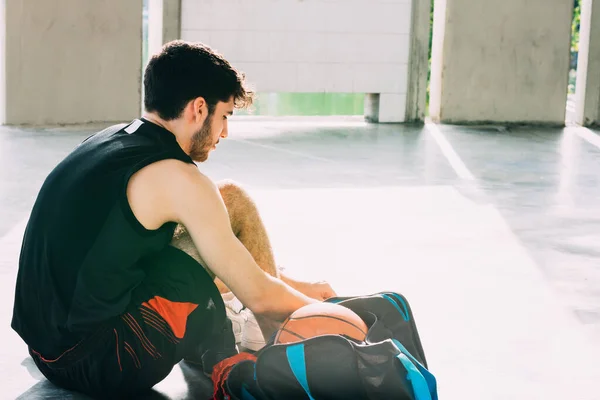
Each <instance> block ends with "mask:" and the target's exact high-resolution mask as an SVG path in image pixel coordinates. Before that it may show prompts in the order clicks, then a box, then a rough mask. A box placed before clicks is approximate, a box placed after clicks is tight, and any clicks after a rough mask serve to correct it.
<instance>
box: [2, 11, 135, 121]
mask: <svg viewBox="0 0 600 400" xmlns="http://www.w3.org/2000/svg"><path fill="white" fill-rule="evenodd" d="M4 3H5V12H6V25H5V32H4V33H5V35H6V48H5V53H4V57H5V58H4V59H5V64H6V79H5V82H6V93H5V95H6V104H5V113H6V118H5V121H4V122H6V123H8V124H36V125H38V124H62V123H83V122H93V121H123V120H130V119H132V118H135V117H136V116H138V115H139V112H140V107H141V106H140V100H141V98H140V96H141V95H140V79H141V63H142V53H141V52H142V0H126V1H124V0H53V1H40V0H4ZM0 4H1V3H0Z"/></svg>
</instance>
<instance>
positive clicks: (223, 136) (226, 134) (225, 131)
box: [221, 120, 229, 139]
mask: <svg viewBox="0 0 600 400" xmlns="http://www.w3.org/2000/svg"><path fill="white" fill-rule="evenodd" d="M227 136H229V127H228V126H227V120H225V123H224V124H223V131H222V132H221V137H222V138H223V139H225V138H226V137H227Z"/></svg>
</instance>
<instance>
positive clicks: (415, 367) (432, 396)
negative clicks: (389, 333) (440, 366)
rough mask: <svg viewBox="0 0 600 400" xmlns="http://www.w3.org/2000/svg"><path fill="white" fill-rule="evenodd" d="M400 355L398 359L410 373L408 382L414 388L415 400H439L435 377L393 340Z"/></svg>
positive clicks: (401, 345)
mask: <svg viewBox="0 0 600 400" xmlns="http://www.w3.org/2000/svg"><path fill="white" fill-rule="evenodd" d="M392 340H393V342H394V344H395V345H396V347H398V350H400V354H398V356H397V357H398V359H399V360H400V362H401V363H402V365H403V366H404V368H405V369H406V371H408V377H407V378H408V380H409V381H410V382H411V384H412V386H413V391H414V392H415V400H438V396H437V382H436V380H435V376H433V374H432V373H431V372H429V371H428V370H427V368H425V367H424V366H423V365H421V363H420V362H419V361H418V360H417V359H416V358H414V357H413V355H412V354H410V352H409V351H408V350H407V349H406V347H404V345H403V344H402V343H400V342H399V341H398V340H396V339H392Z"/></svg>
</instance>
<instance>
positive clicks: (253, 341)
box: [240, 308, 266, 351]
mask: <svg viewBox="0 0 600 400" xmlns="http://www.w3.org/2000/svg"><path fill="white" fill-rule="evenodd" d="M242 313H244V314H246V323H245V324H244V329H243V331H242V342H241V344H240V346H241V347H244V348H246V349H248V350H252V351H258V350H260V349H262V348H263V347H265V344H266V343H265V338H264V336H263V333H262V331H261V330H260V326H259V325H258V322H257V321H256V317H254V314H252V311H250V310H249V309H247V308H245V309H244V310H242Z"/></svg>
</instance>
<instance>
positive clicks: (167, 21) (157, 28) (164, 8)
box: [148, 0, 181, 55]
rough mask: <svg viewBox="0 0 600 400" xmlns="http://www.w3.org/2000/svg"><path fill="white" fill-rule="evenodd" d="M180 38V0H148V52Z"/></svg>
mask: <svg viewBox="0 0 600 400" xmlns="http://www.w3.org/2000/svg"><path fill="white" fill-rule="evenodd" d="M180 38H181V0H148V53H149V55H152V54H155V53H157V52H158V51H160V49H161V47H162V45H163V44H165V43H167V42H170V41H173V40H176V39H180Z"/></svg>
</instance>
